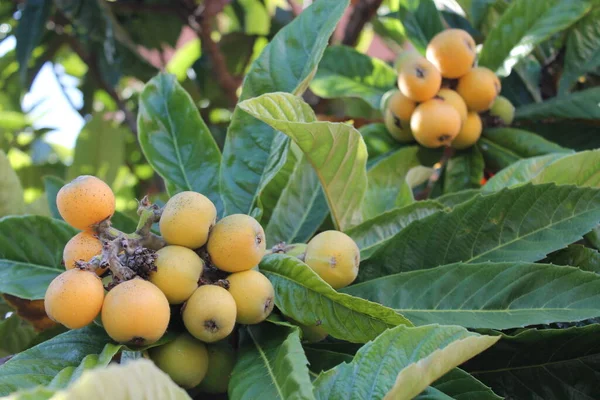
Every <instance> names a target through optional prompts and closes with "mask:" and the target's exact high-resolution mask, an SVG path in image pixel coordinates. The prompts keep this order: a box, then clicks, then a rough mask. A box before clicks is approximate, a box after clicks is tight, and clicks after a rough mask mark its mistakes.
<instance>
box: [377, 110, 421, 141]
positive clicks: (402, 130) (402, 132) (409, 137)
mask: <svg viewBox="0 0 600 400" xmlns="http://www.w3.org/2000/svg"><path fill="white" fill-rule="evenodd" d="M384 118H385V119H384V122H385V127H386V128H387V130H388V132H389V134H390V136H391V137H393V138H394V139H396V140H397V141H398V142H401V143H408V142H412V141H413V140H415V138H414V136H413V134H412V132H411V130H410V123H409V122H408V121H401V120H400V119H399V118H398V117H396V116H395V115H394V114H393V113H392V112H391V111H390V110H389V109H388V110H386V112H385V116H384Z"/></svg>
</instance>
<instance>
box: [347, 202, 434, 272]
mask: <svg viewBox="0 0 600 400" xmlns="http://www.w3.org/2000/svg"><path fill="white" fill-rule="evenodd" d="M442 209H443V207H442V205H441V204H439V203H437V202H435V201H432V200H429V201H418V202H416V203H413V204H411V205H408V206H406V207H402V208H396V209H394V210H391V211H388V212H385V213H383V214H381V215H378V216H377V217H375V218H372V219H369V220H367V221H365V222H363V223H362V224H360V225H357V226H355V227H352V228H350V229H349V230H348V231H346V234H348V236H350V237H351V238H352V239H353V240H354V241H355V242H356V244H357V245H358V247H359V248H360V258H361V260H362V261H364V260H366V259H367V258H369V257H370V256H371V254H373V252H374V251H375V250H377V248H378V247H379V246H381V245H382V244H384V243H385V242H386V241H387V240H389V239H391V238H392V237H393V236H394V235H396V234H397V233H398V232H400V231H401V230H402V229H404V228H405V227H406V226H408V225H409V224H410V223H411V222H413V221H417V220H419V219H423V218H425V217H428V216H430V215H431V214H434V213H436V212H438V211H441V210H442Z"/></svg>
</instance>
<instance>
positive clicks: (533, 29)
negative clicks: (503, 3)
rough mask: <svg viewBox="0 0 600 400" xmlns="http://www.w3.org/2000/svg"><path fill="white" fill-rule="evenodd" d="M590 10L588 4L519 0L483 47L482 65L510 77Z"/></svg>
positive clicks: (480, 62) (491, 33) (499, 22)
mask: <svg viewBox="0 0 600 400" xmlns="http://www.w3.org/2000/svg"><path fill="white" fill-rule="evenodd" d="M590 8H591V5H590V3H589V2H586V1H560V0H548V1H539V2H538V1H535V2H531V1H529V0H516V1H514V2H512V3H511V5H510V6H509V8H508V10H506V12H505V13H504V14H503V15H502V17H501V18H500V21H498V23H497V24H496V25H495V26H494V27H493V28H492V30H491V31H490V32H489V34H488V35H487V38H486V40H485V42H484V43H483V49H482V50H481V54H480V55H479V65H481V66H483V67H487V68H489V69H491V70H493V71H496V72H497V73H498V74H499V75H500V76H507V75H508V74H509V73H510V70H511V68H512V67H513V66H514V65H515V64H517V63H518V62H519V61H520V60H521V59H522V58H523V57H525V56H527V55H528V54H529V53H531V52H532V51H533V50H534V49H535V47H536V46H537V45H538V44H540V43H542V42H543V41H545V40H546V39H548V38H549V37H551V36H552V35H554V34H555V33H557V32H561V31H563V30H565V29H567V28H568V27H569V26H571V25H572V24H574V23H575V22H576V21H577V20H579V19H580V18H582V17H583V16H584V15H585V14H586V13H587V12H588V11H589V10H590Z"/></svg>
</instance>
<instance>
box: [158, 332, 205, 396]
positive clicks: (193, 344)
mask: <svg viewBox="0 0 600 400" xmlns="http://www.w3.org/2000/svg"><path fill="white" fill-rule="evenodd" d="M148 353H149V354H150V358H151V359H152V361H154V363H155V364H156V366H157V367H158V368H160V369H161V370H163V371H164V372H165V373H167V374H168V375H169V376H170V377H171V379H173V381H174V382H175V383H176V384H178V385H179V386H181V387H183V388H185V389H191V388H193V387H195V386H198V385H199V384H200V382H202V380H203V379H204V377H205V376H206V372H207V371H208V363H209V356H208V351H207V349H206V345H205V344H204V343H202V342H201V341H199V340H197V339H194V338H193V337H192V336H190V335H189V334H187V333H182V334H180V335H179V336H177V337H176V338H175V339H174V340H173V341H171V342H169V343H167V344H165V345H162V346H158V347H153V348H151V349H150V350H149V351H148Z"/></svg>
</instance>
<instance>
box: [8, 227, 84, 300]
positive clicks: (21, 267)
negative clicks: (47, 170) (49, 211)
mask: <svg viewBox="0 0 600 400" xmlns="http://www.w3.org/2000/svg"><path fill="white" fill-rule="evenodd" d="M76 233H77V230H75V229H73V228H71V227H70V226H69V225H67V224H66V223H64V222H62V221H58V220H56V219H52V218H48V217H40V216H33V215H28V216H23V217H4V218H2V219H0V293H8V294H11V295H13V296H17V297H20V298H22V299H28V300H36V299H43V298H44V294H45V293H46V288H47V287H48V284H49V283H50V282H51V281H52V279H54V278H55V277H56V276H58V275H59V274H60V273H61V272H63V271H64V267H63V266H61V262H62V252H63V248H64V247H65V244H67V242H68V241H69V239H71V238H72V237H73V236H74V235H75V234H76Z"/></svg>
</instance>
